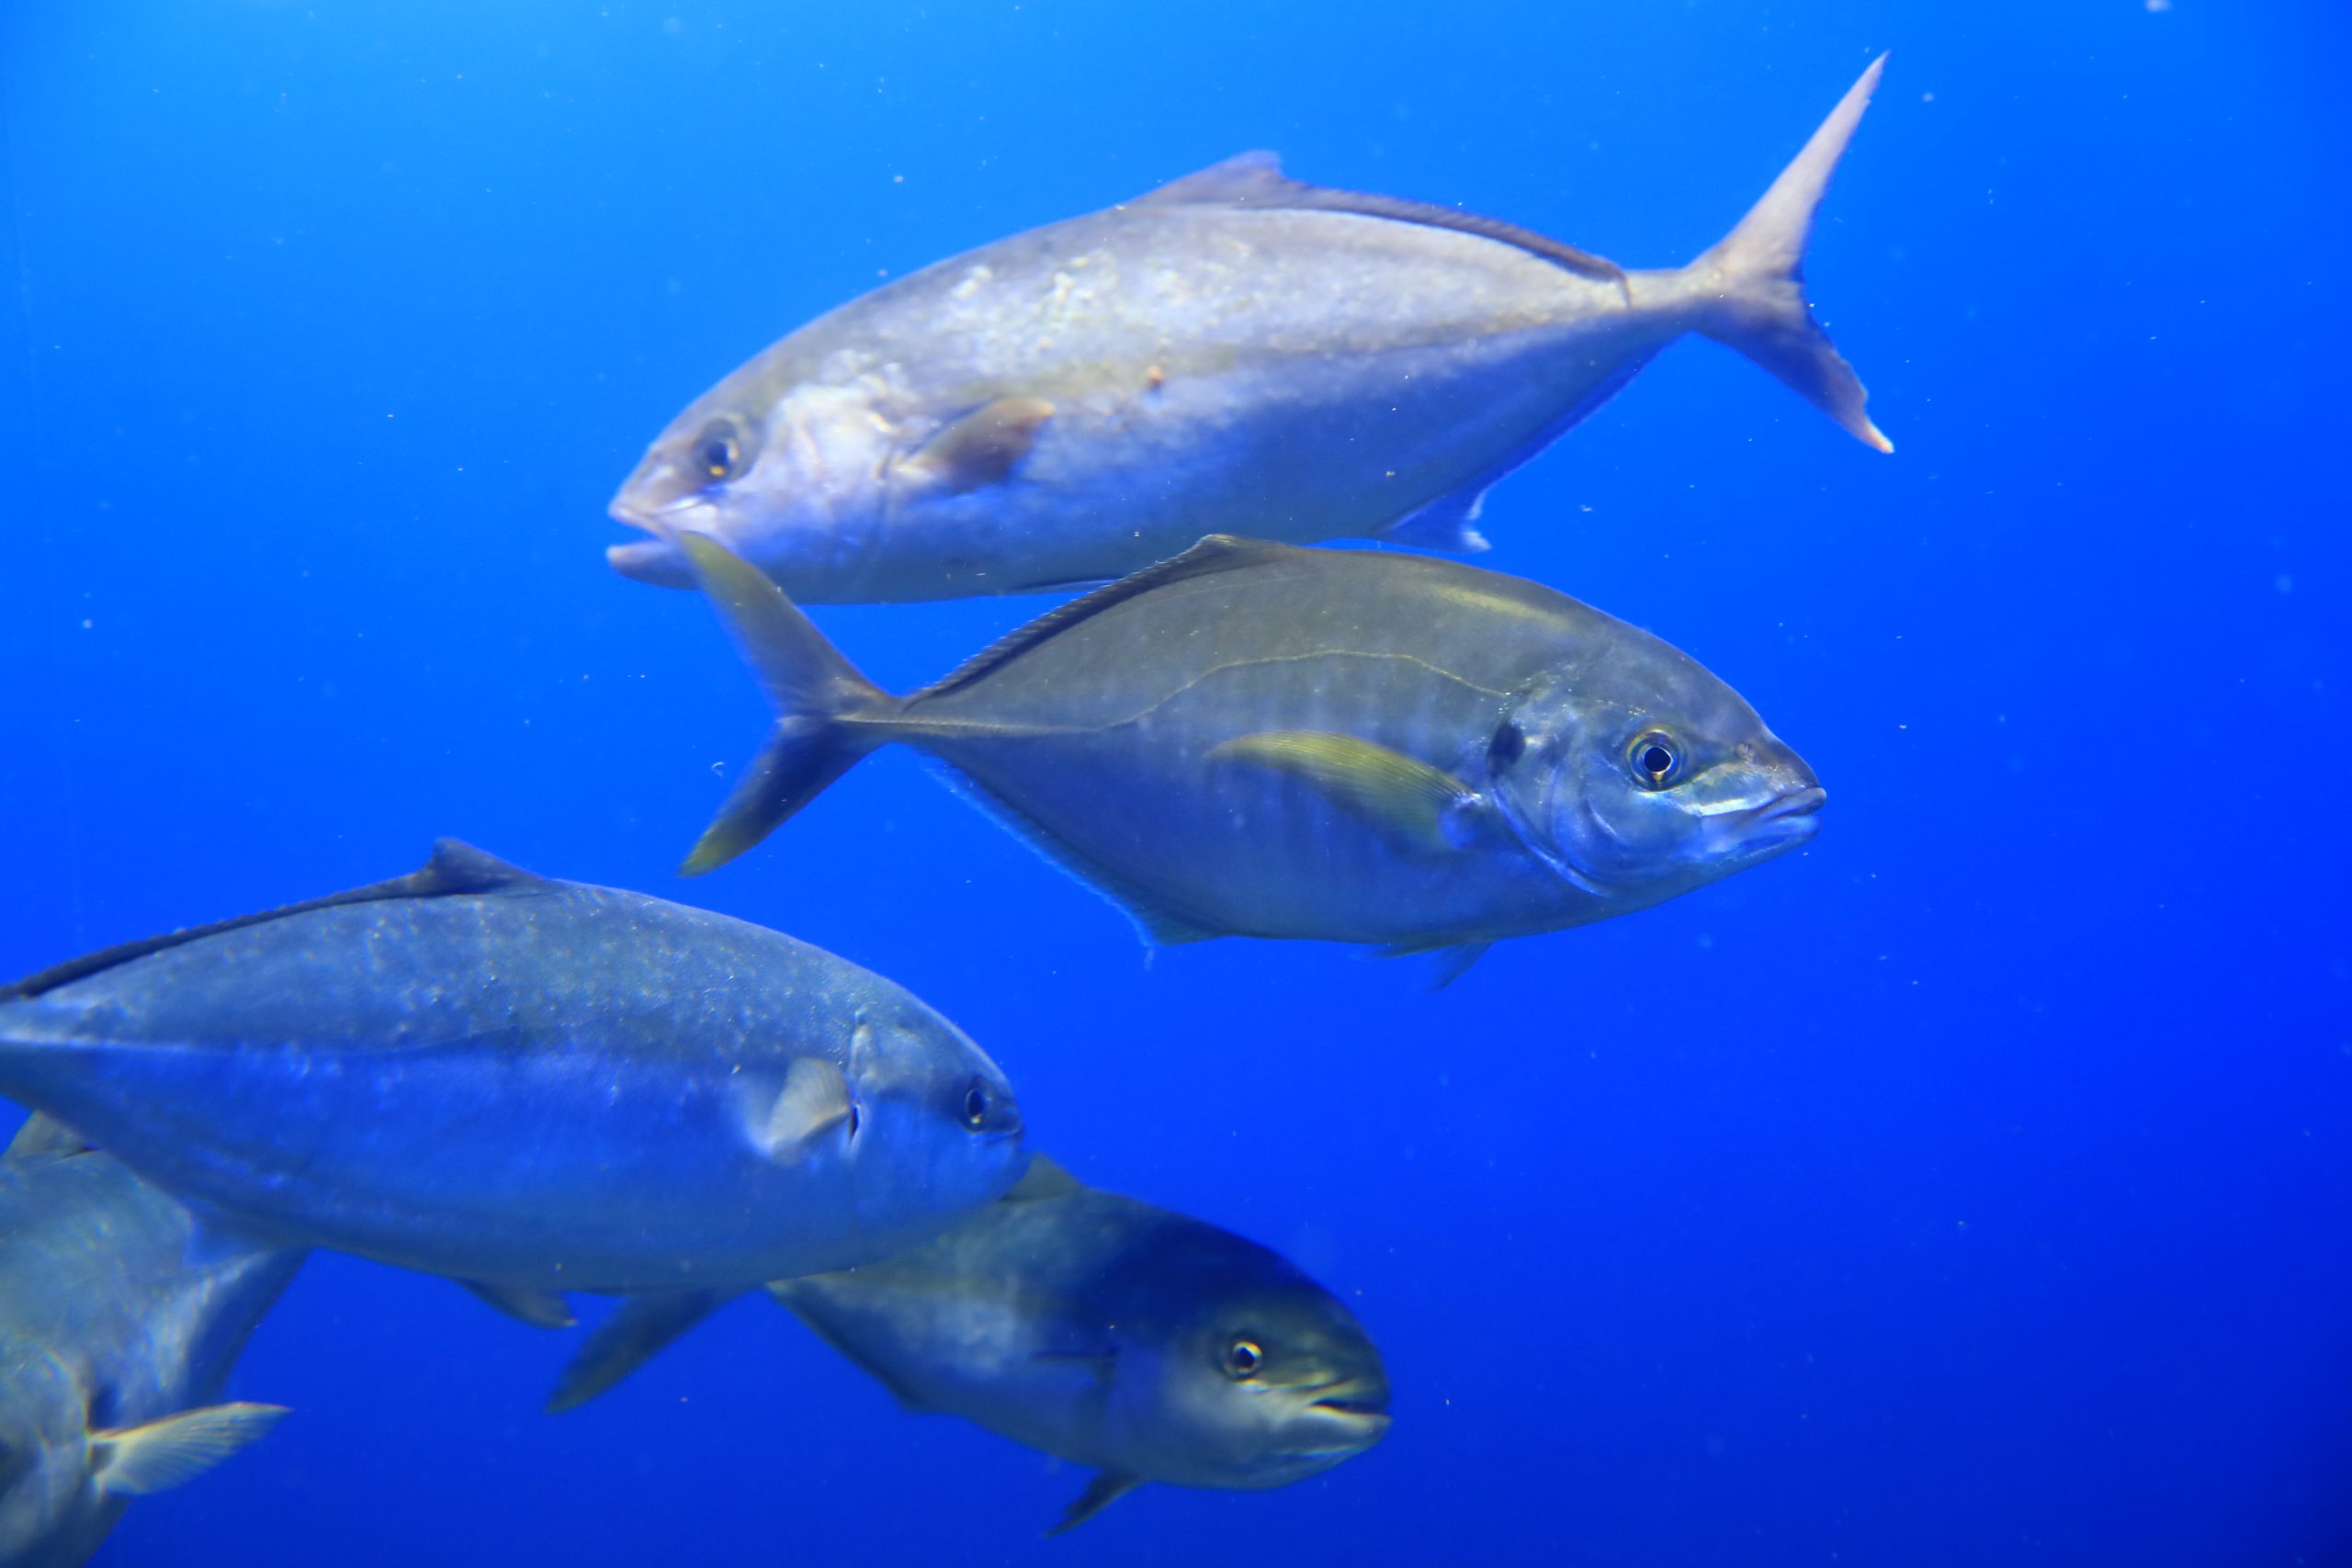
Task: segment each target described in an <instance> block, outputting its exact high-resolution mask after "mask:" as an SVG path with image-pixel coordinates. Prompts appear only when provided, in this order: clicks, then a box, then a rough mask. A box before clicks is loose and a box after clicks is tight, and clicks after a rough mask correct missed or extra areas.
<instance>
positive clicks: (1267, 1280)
mask: <svg viewBox="0 0 2352 1568" xmlns="http://www.w3.org/2000/svg"><path fill="white" fill-rule="evenodd" d="M769 1288H770V1290H771V1291H772V1292H774V1293H775V1297H776V1299H777V1300H778V1301H780V1302H782V1303H784V1304H785V1305H786V1306H787V1307H789V1308H790V1309H791V1310H792V1311H793V1313H794V1314H797V1316H798V1317H799V1318H800V1319H801V1321H803V1322H804V1323H806V1324H808V1325H809V1327H811V1328H813V1329H814V1330H816V1332H817V1333H818V1334H819V1335H820V1336H821V1337H823V1338H824V1339H825V1340H826V1341H827V1342H828V1343H829V1344H831V1346H832V1347H833V1348H835V1349H837V1350H840V1351H841V1352H842V1354H843V1355H845V1356H847V1357H848V1358H849V1359H851V1360H853V1361H854V1362H855V1363H857V1365H858V1366H860V1367H862V1368H864V1369H865V1371H867V1372H869V1373H871V1374H872V1375H873V1376H874V1377H875V1378H876V1379H877V1380H878V1381H879V1382H882V1384H883V1385H884V1386H885V1387H887V1388H888V1389H889V1390H890V1391H891V1392H892V1393H894V1394H896V1395H897V1396H898V1397H899V1400H900V1401H901V1403H903V1404H906V1405H907V1406H909V1407H910V1408H911V1409H916V1410H927V1411H943V1412H946V1413H949V1414H952V1415H956V1416H963V1417H965V1418H966V1419H967V1420H969V1421H973V1422H975V1423H977V1424H978V1425H979V1426H981V1427H986V1428H988V1429H989V1431H992V1432H996V1433H998V1434H1000V1435H1001V1436H1004V1437H1008V1438H1012V1439H1013V1440H1014V1441H1016V1442H1021V1443H1025V1444H1028V1445H1029V1446H1030V1447H1032V1448H1035V1449H1039V1450H1044V1451H1045V1452H1046V1453H1050V1454H1054V1455H1056V1456H1057V1457H1059V1458H1062V1459H1066V1460H1069V1461H1073V1462H1076V1463H1079V1464H1083V1465H1088V1466H1091V1467H1092V1468H1093V1469H1094V1470H1096V1471H1097V1472H1098V1475H1097V1477H1096V1479H1095V1481H1094V1483H1092V1484H1091V1485H1090V1486H1089V1487H1088V1488H1087V1489H1086V1491H1085V1492H1084V1494H1082V1495H1080V1498H1079V1499H1078V1501H1077V1502H1076V1503H1074V1504H1073V1505H1072V1506H1071V1507H1070V1509H1069V1512H1068V1513H1067V1514H1065V1516H1064V1517H1063V1518H1062V1521H1061V1523H1060V1524H1059V1525H1058V1526H1057V1529H1068V1528H1069V1527H1070V1526H1071V1525H1075V1524H1077V1523H1080V1521H1082V1520H1083V1519H1085V1518H1087V1517H1091V1515H1092V1514H1093V1513H1094V1512H1095V1511H1096V1510H1098V1509H1100V1508H1101V1507H1102V1506H1104V1505H1105V1504H1107V1503H1109V1502H1111V1501H1112V1500H1114V1498H1116V1497H1118V1496H1120V1495H1122V1494H1124V1493H1125V1492H1126V1491H1127V1490H1129V1489H1130V1488H1132V1487H1134V1486H1136V1485H1139V1484H1141V1483H1145V1482H1150V1481H1157V1482H1164V1483H1170V1484H1173V1485H1180V1486H1200V1487H1223V1488H1238V1489H1262V1488H1267V1487H1274V1486H1283V1485H1286V1484H1288V1483H1291V1482H1294V1481H1298V1480H1301V1479H1303V1478H1305V1477H1306V1476H1310V1475H1314V1474H1317V1473H1319V1472H1323V1471H1325V1470H1329V1468H1330V1467H1331V1466H1333V1465H1335V1464H1338V1463H1340V1461H1343V1460H1345V1459H1348V1458H1350V1457H1351V1456H1353V1455H1355V1454H1359V1453H1362V1452H1363V1450H1366V1449H1368V1448H1370V1447H1372V1445H1373V1444H1374V1443H1376V1442H1378V1441H1379V1440H1380V1439H1381V1438H1382V1437H1383V1436H1385V1434H1386V1432H1387V1429H1388V1425H1389V1416H1388V1399H1389V1390H1388V1378H1387V1373H1386V1371H1385V1368H1384V1367H1383V1365H1382V1362H1381V1359H1380V1352H1379V1350H1378V1349H1377V1348H1375V1347H1374V1344H1373V1342H1372V1340H1371V1338H1370V1337H1369V1336H1368V1335H1366V1334H1365V1332H1364V1330H1363V1325H1361V1324H1360V1323H1358V1322H1357V1321H1356V1319H1355V1317H1354V1315H1353V1314H1351V1313H1350V1312H1349V1311H1348V1310H1347V1308H1346V1307H1344V1306H1342V1305H1341V1304H1340V1303H1339V1302H1338V1301H1337V1300H1336V1299H1335V1298H1333V1297H1332V1296H1331V1294H1330V1293H1329V1292H1327V1291H1325V1290H1324V1289H1323V1288H1322V1287H1321V1286H1319V1285H1317V1284H1316V1283H1315V1282H1314V1281H1313V1280H1310V1279H1308V1278H1307V1277H1306V1275H1305V1274H1303V1273H1301V1272H1300V1271H1299V1269H1297V1268H1295V1266H1294V1265H1292V1264H1291V1263H1290V1262H1289V1261H1288V1260H1287V1259H1285V1258H1282V1257H1281V1256H1280V1255H1278V1254H1276V1253H1273V1252H1272V1251H1269V1250H1268V1249H1267V1248H1265V1247H1260V1246H1258V1245H1257V1244H1256V1243H1254V1242H1250V1241H1246V1240H1244V1239H1243V1238H1241V1237H1239V1236H1237V1235H1232V1234H1231V1233H1229V1232H1227V1231H1224V1230H1220V1229H1218V1228H1217V1227H1216V1226H1214V1225H1210V1224H1204V1223H1203V1222H1202V1221H1199V1220H1194V1219H1191V1218H1188V1217H1187V1216H1185V1215H1182V1214H1178V1213H1170V1212H1169V1211H1168V1210H1165V1209H1159V1208H1154V1207H1153V1206H1151V1205H1150V1204H1148V1203H1143V1202H1138V1201H1136V1200H1134V1199H1132V1198H1125V1197H1121V1196H1119V1195H1117V1194H1115V1193H1110V1192H1102V1191H1096V1190H1091V1189H1089V1188H1087V1187H1084V1186H1082V1185H1080V1183H1079V1182H1077V1181H1076V1180H1075V1179H1072V1178H1070V1177H1069V1175H1068V1174H1067V1173H1066V1172H1064V1171H1062V1170H1061V1169H1060V1168H1058V1167H1057V1166H1055V1165H1053V1164H1052V1163H1051V1162H1050V1161H1046V1160H1044V1159H1039V1160H1037V1161H1036V1162H1035V1165H1033V1167H1032V1168H1031V1170H1030V1173H1029V1175H1028V1176H1026V1177H1025V1178H1023V1181H1022V1183H1021V1185H1020V1186H1019V1187H1018V1188H1016V1189H1015V1190H1013V1191H1012V1193H1011V1194H1010V1195H1009V1196H1007V1197H1006V1198H1005V1199H1003V1200H1002V1201H999V1202H997V1203H994V1204H991V1205H989V1207H988V1208H986V1209H983V1210H980V1211H978V1212H977V1213H973V1214H971V1215H969V1216H968V1217H967V1218H966V1219H964V1220H963V1221H961V1222H959V1223H958V1224H956V1226H955V1227H954V1228H953V1229H951V1230H949V1231H947V1232H946V1233H944V1235H941V1236H939V1237H938V1238H937V1239H936V1240H934V1241H933V1242H930V1243H928V1244H927V1245H925V1246H923V1247H917V1248H914V1249H911V1250H910V1251H908V1252H904V1253H900V1254H899V1255H897V1256H896V1257H893V1258H887V1259H884V1260H883V1261H881V1262H879V1263H874V1264H868V1265H866V1266H865V1267H863V1268H860V1269H851V1270H847V1271H844V1272H841V1273H834V1274H820V1275H814V1276H810V1277H808V1278H804V1279H799V1280H779V1281H776V1282H775V1283H774V1284H773V1285H771V1286H770V1287H769ZM716 1304H717V1302H716V1301H715V1300H714V1299H711V1298H707V1297H706V1298H703V1299H701V1300H698V1301H697V1300H689V1301H683V1302H671V1303H664V1302H663V1301H662V1300H661V1299H659V1298H653V1297H646V1298H641V1299H639V1300H638V1301H634V1302H631V1303H628V1304H627V1305H625V1306H624V1307H623V1308H622V1309H621V1311H620V1313H619V1314H616V1316H615V1317H614V1318H611V1319H608V1320H607V1322H606V1323H605V1325H603V1326H602V1327H601V1328H600V1329H599V1330H598V1332H597V1334H596V1336H595V1337H594V1339H593V1340H592V1341H591V1343H590V1344H589V1346H588V1347H587V1348H585V1349H583V1351H582V1354H581V1356H580V1358H579V1359H577V1360H576V1361H575V1362H574V1364H573V1368H572V1369H571V1371H568V1372H567V1374H566V1380H565V1389H564V1391H563V1392H562V1393H560V1394H559V1397H558V1400H557V1404H559V1405H560V1406H562V1405H569V1404H577V1403H579V1402H580V1400H581V1399H582V1398H585V1397H587V1396H589V1395H590V1394H593V1393H596V1392H599V1391H601V1390H602V1389H604V1388H605V1387H609V1386H610V1385H611V1384H612V1383H613V1382H616V1381H618V1379H619V1378H620V1377H621V1376H622V1375H624V1374H625V1373H626V1372H627V1371H629V1370H630V1369H631V1368H633V1367H634V1366H636V1365H637V1364H638V1363H639V1362H640V1361H642V1360H643V1359H645V1357H647V1356H649V1355H650V1354H651V1353H652V1352H653V1351H654V1350H656V1349H658V1348H660V1347H661V1346H662V1344H665V1343H667V1342H668V1340H669V1339H670V1338H672V1337H674V1336H675V1335H676V1334H677V1333H678V1332H680V1331H682V1329H683V1328H684V1327H685V1326H686V1325H690V1324H691V1323H693V1322H694V1321H695V1320H696V1319H698V1318H699V1317H700V1316H701V1315H702V1314H704V1313H707V1311H708V1310H710V1308H711V1307H712V1306H714V1305H716Z"/></svg>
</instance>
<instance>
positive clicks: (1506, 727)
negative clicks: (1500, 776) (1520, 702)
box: [1487, 719, 1527, 773]
mask: <svg viewBox="0 0 2352 1568" xmlns="http://www.w3.org/2000/svg"><path fill="white" fill-rule="evenodd" d="M1526 754H1527V731H1525V730H1523V729H1521V728H1520V727H1519V726H1518V725H1516V724H1513V723H1512V722H1511V721H1510V719H1505V720H1503V722H1502V728H1499V729H1497V730H1496V731H1495V738H1494V739H1492V740H1489V741H1487V767H1489V768H1491V769H1493V770H1494V771H1495V772H1496V773H1501V772H1502V771H1503V770H1504V769H1505V768H1508V767H1510V765H1511V764H1512V763H1513V762H1516V761H1519V760H1520V759H1521V757H1523V756H1525V755H1526Z"/></svg>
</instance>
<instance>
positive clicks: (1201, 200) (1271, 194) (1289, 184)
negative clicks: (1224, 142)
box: [1128, 152, 1625, 288]
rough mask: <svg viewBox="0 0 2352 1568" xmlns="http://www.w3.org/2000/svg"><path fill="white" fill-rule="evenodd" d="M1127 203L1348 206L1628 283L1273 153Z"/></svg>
mask: <svg viewBox="0 0 2352 1568" xmlns="http://www.w3.org/2000/svg"><path fill="white" fill-rule="evenodd" d="M1128 205H1129V206H1131V207H1148V206H1160V207H1252V208H1266V209H1283V210H1288V211H1294V212H1348V213H1353V214H1354V215H1355V216H1357V217H1359V218H1385V219H1387V220H1391V221H1393V222H1397V223H1419V224H1421V225H1422V226H1424V227H1426V228H1430V229H1452V230H1454V231H1457V232H1459V233H1464V234H1476V235H1477V236H1478V237H1479V238H1480V239H1482V240H1493V241H1496V242H1497V243H1501V244H1506V245H1510V246H1513V247H1515V248H1516V249H1519V250H1522V251H1525V252H1527V253H1528V254H1530V255H1534V256H1541V257H1543V258H1544V260H1545V261H1547V262H1550V263H1551V264H1552V265H1555V266H1559V267H1566V269H1567V270H1568V271H1570V272H1573V273H1575V274H1576V275H1577V276H1579V277H1589V278H1592V279H1594V280H1595V281H1596V282H1600V283H1614V284H1616V285H1618V286H1619V287H1620V288H1623V287H1624V284H1625V269H1624V268H1623V267H1621V266H1619V265H1617V264H1616V263H1615V262H1613V261H1610V260H1608V259H1606V258H1605V257H1601V256H1597V255H1594V254H1592V253H1591V252H1589V251H1580V250H1577V248H1576V247H1575V246H1573V245H1564V244H1562V243H1560V242H1559V241H1557V240H1553V239H1547V238H1545V237H1544V235H1542V234H1538V233H1536V232H1535V231H1533V230H1532V229H1522V228H1521V227H1520V226H1519V225H1518V224H1516V223H1506V222H1504V221H1503V220H1501V219H1499V218H1482V217H1480V216H1479V215H1478V214H1476V213H1475V212H1464V211H1462V210H1460V209H1457V208H1452V207H1436V206H1432V205H1431V204H1430V203H1429V202H1426V201H1408V200H1406V199H1405V198H1404V197H1396V196H1374V195H1373V194H1371V193H1370V192H1368V191H1356V190H1335V189H1333V188H1332V187H1330V186H1311V185H1308V184H1307V183H1306V181H1305V180H1295V179H1292V178H1291V177H1290V176H1289V175H1285V174H1283V164H1282V160H1281V159H1280V158H1278V157H1276V156H1275V155H1274V154H1273V153H1272V152H1243V153H1240V154H1239V155H1238V156H1236V157H1231V158H1227V160H1226V161H1225V162H1224V163H1222V164H1210V165H1209V166H1208V167H1207V168H1205V169H1203V170H1201V171H1200V172H1199V173H1198V174H1193V175H1185V176H1184V177H1183V178H1182V179H1181V180H1170V182H1169V183H1168V184H1166V185H1164V186H1160V187H1159V189H1158V190H1155V191H1151V192H1148V193H1147V194H1146V195H1143V196H1139V197H1136V199H1135V200H1134V201H1132V202H1130V203H1129V204H1128Z"/></svg>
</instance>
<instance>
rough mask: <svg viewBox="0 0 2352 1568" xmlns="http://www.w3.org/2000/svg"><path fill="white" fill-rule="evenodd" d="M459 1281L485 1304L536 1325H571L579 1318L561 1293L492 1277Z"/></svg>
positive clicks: (519, 1320)
mask: <svg viewBox="0 0 2352 1568" xmlns="http://www.w3.org/2000/svg"><path fill="white" fill-rule="evenodd" d="M458 1283H459V1284H460V1285H463V1286H464V1287H465V1288H466V1289H467V1290H469V1291H471V1292H473V1293H474V1295H475V1296H476V1297H477V1298H478V1299H480V1300H481V1301H482V1302H484V1303H487V1304H489V1305H491V1306H493V1307H496V1308H497V1309H498V1310H499V1311H501V1312H503V1313H504V1314H506V1315H507V1316H509V1317H511V1318H514V1319H515V1321H516V1322H518V1323H527V1324H529V1325H531V1326H532V1327H534V1328H570V1327H571V1325H573V1324H575V1323H578V1322H579V1321H580V1319H579V1318H578V1317H577V1316H576V1315H574V1314H573V1313H572V1310H571V1303H570V1302H568V1301H565V1300H564V1299H563V1296H562V1294H561V1292H556V1291H535V1290H532V1289H531V1288H530V1287H528V1286H526V1285H502V1284H499V1283H497V1282H496V1281H495V1280H458Z"/></svg>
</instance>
